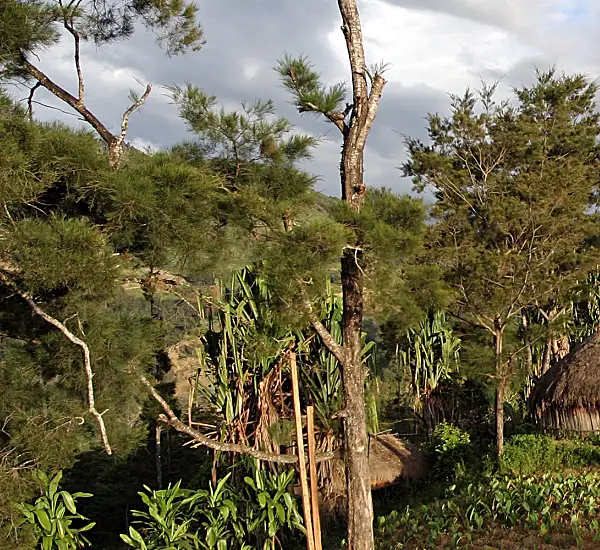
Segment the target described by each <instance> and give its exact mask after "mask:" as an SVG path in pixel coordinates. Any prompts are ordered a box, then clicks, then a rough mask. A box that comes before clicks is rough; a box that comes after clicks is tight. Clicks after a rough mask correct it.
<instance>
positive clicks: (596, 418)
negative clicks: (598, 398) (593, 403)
mask: <svg viewBox="0 0 600 550" xmlns="http://www.w3.org/2000/svg"><path fill="white" fill-rule="evenodd" d="M537 424H538V425H539V426H540V427H541V428H542V429H544V430H547V431H551V432H554V433H560V432H582V433H591V432H600V409H598V408H597V407H572V408H568V409H565V408H557V407H553V408H549V409H546V410H545V411H544V412H543V413H542V414H541V415H540V416H538V418H537Z"/></svg>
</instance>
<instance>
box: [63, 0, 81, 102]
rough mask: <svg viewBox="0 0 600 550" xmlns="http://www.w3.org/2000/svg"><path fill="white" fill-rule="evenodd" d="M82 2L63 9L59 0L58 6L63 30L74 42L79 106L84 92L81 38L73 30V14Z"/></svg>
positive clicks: (73, 3) (70, 4) (79, 1)
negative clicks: (61, 14) (60, 11)
mask: <svg viewBox="0 0 600 550" xmlns="http://www.w3.org/2000/svg"><path fill="white" fill-rule="evenodd" d="M82 1H83V0H77V2H74V1H72V2H69V5H68V6H67V7H66V8H65V7H64V5H63V2H62V0H59V2H58V3H59V5H60V7H61V8H62V10H63V26H64V27H65V29H67V31H68V32H69V33H70V34H71V36H72V37H73V40H74V42H75V51H74V54H73V56H74V58H75V70H76V72H77V84H78V97H77V101H78V103H79V104H80V105H83V94H84V91H85V85H84V83H83V71H82V70H81V37H80V36H79V33H78V32H77V31H76V30H75V21H74V19H75V12H76V10H77V9H78V8H79V5H80V4H81V2H82ZM67 12H70V14H69V15H70V16H69V15H68V13H67Z"/></svg>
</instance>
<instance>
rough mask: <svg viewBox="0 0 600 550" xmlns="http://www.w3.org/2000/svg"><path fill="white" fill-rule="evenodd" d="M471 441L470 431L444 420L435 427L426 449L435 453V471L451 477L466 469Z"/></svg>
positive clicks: (440, 474)
mask: <svg viewBox="0 0 600 550" xmlns="http://www.w3.org/2000/svg"><path fill="white" fill-rule="evenodd" d="M470 443H471V436H470V435H469V433H467V432H465V431H463V430H461V429H460V428H457V427H456V426H452V425H451V424H447V423H446V422H442V423H440V424H438V425H437V426H436V427H435V429H434V430H433V433H432V434H431V438H430V440H429V441H428V443H427V444H426V449H427V450H428V451H429V452H430V453H431V454H433V455H434V457H435V471H436V472H437V474H438V475H439V476H440V477H443V478H450V477H453V476H455V475H456V474H457V472H458V471H459V470H461V469H464V459H465V457H466V455H467V454H468V450H469V445H470Z"/></svg>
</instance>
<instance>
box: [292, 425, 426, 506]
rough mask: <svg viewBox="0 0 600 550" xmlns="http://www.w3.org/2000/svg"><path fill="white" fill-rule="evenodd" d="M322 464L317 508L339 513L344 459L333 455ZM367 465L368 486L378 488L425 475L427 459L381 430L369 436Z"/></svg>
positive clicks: (342, 503)
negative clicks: (322, 480) (324, 479)
mask: <svg viewBox="0 0 600 550" xmlns="http://www.w3.org/2000/svg"><path fill="white" fill-rule="evenodd" d="M325 464H326V465H327V468H328V471H329V474H328V476H327V482H326V484H325V486H323V487H322V488H321V490H320V493H321V497H320V501H321V511H322V512H323V514H324V515H325V516H334V515H337V514H340V513H341V514H343V513H344V509H345V500H346V475H345V472H344V462H343V461H342V460H341V459H339V458H337V459H333V460H331V461H328V462H325V463H321V464H320V466H323V465H325ZM369 469H370V471H371V489H381V488H383V487H388V486H390V485H394V484H395V483H398V482H400V481H401V480H402V479H419V478H423V477H425V476H426V475H427V473H428V472H429V462H428V460H427V458H426V457H425V455H424V454H423V453H422V452H421V450H420V449H419V447H418V446H417V445H414V444H412V443H409V442H408V441H405V440H403V439H400V438H399V437H398V436H396V435H393V434H383V435H378V436H374V437H371V438H370V440H369ZM299 490H300V488H299V487H298V488H297V491H298V492H299Z"/></svg>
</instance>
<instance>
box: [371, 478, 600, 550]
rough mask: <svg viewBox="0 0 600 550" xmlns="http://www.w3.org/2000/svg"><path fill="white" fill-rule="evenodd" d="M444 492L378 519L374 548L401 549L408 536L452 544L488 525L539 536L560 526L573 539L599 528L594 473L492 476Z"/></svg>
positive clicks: (421, 542)
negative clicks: (433, 499) (442, 495)
mask: <svg viewBox="0 0 600 550" xmlns="http://www.w3.org/2000/svg"><path fill="white" fill-rule="evenodd" d="M447 497H448V498H446V499H443V500H439V501H436V502H434V503H433V504H431V505H429V506H426V505H421V506H418V507H413V508H411V507H407V508H406V509H405V510H404V511H403V512H392V514H390V515H389V516H384V517H380V518H378V527H377V530H376V542H377V544H378V546H379V548H382V549H384V548H385V550H393V549H401V548H405V547H407V543H408V542H409V541H412V542H411V544H413V545H414V547H415V548H439V547H441V546H442V545H441V543H440V540H442V539H443V540H445V541H447V542H449V545H450V546H451V547H453V548H457V547H461V545H463V544H464V543H466V542H468V541H470V540H471V539H472V537H473V535H474V534H476V533H478V532H481V531H482V530H484V529H486V528H492V527H507V528H513V527H520V528H523V529H528V530H535V531H537V532H539V533H540V535H542V536H544V535H546V534H548V533H550V532H551V531H556V532H562V531H565V530H566V531H567V532H571V533H572V534H573V535H575V537H576V538H578V537H580V534H581V533H582V532H584V531H586V530H587V531H589V532H593V533H597V532H598V528H599V523H598V515H599V513H600V475H599V474H597V473H590V474H586V475H578V474H566V475H562V474H545V475H543V476H537V477H536V476H529V477H525V476H519V477H516V478H513V477H509V476H496V477H491V478H489V479H487V480H485V481H484V482H481V483H478V484H470V485H468V486H467V487H465V488H464V489H463V490H461V491H457V490H456V487H455V486H453V487H451V488H450V490H449V492H448V495H447ZM596 538H597V537H596ZM410 547H411V548H412V547H413V546H410Z"/></svg>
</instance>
